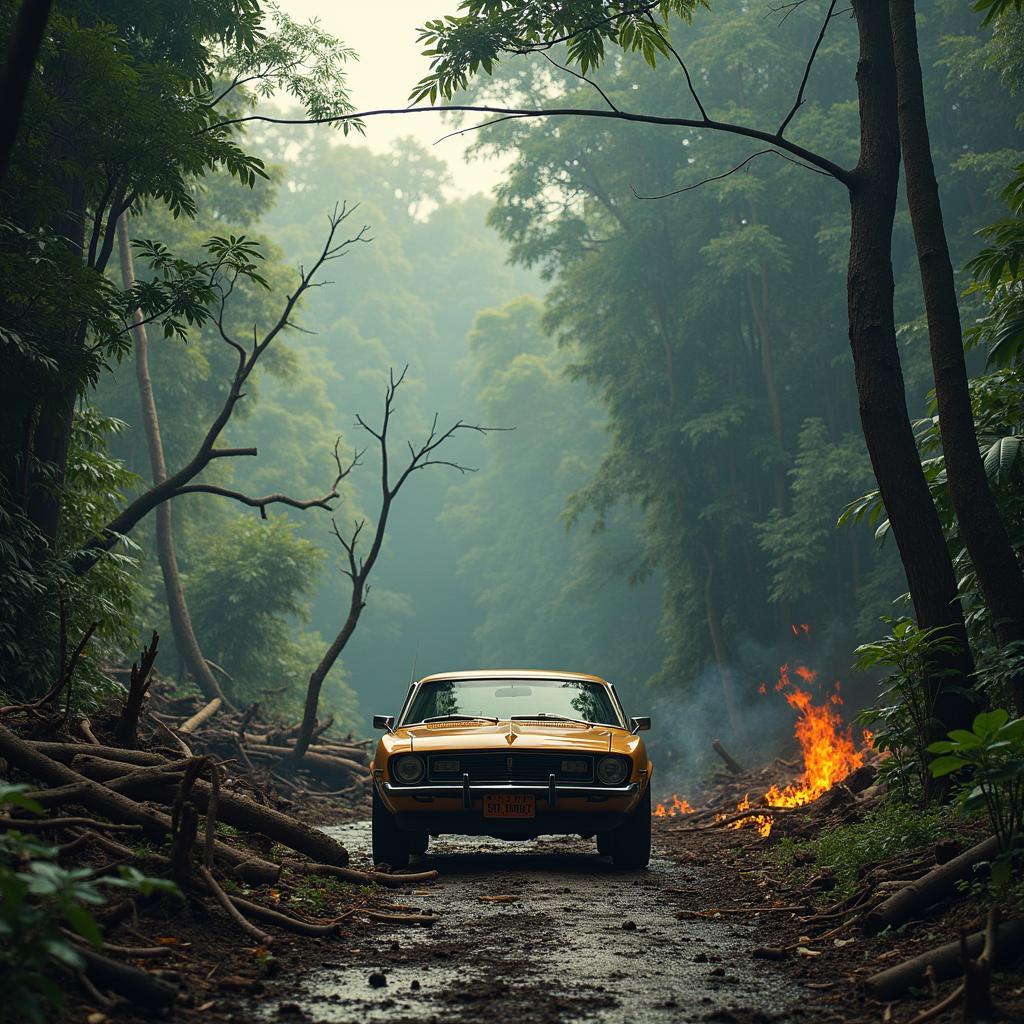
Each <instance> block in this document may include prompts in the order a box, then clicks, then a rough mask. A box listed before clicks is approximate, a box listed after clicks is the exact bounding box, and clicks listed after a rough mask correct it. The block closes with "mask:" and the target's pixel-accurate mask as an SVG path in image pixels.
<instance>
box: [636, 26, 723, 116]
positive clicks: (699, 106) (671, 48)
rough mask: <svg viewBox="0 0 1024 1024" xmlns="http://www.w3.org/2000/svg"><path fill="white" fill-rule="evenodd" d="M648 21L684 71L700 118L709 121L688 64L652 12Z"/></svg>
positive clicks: (687, 85)
mask: <svg viewBox="0 0 1024 1024" xmlns="http://www.w3.org/2000/svg"><path fill="white" fill-rule="evenodd" d="M647 20H648V21H649V22H650V23H651V25H652V26H653V27H654V31H655V32H657V33H658V38H659V39H660V40H661V41H662V42H663V43H664V44H665V46H666V47H668V50H669V52H670V53H671V54H672V56H673V57H675V59H676V63H677V64H678V65H679V66H680V67H681V68H682V69H683V74H684V75H685V76H686V87H687V89H689V90H690V95H691V96H692V97H693V102H694V103H696V104H697V109H698V110H699V111H700V116H701V117H703V118H704V120H705V122H706V121H707V120H708V112H707V111H706V110H705V109H704V104H703V103H701V101H700V97H699V96H698V95H697V90H696V89H695V88H694V85H693V79H692V78H691V77H690V70H689V68H687V66H686V62H685V61H684V60H683V58H682V57H680V56H679V51H678V50H677V49H676V48H675V47H674V46H673V45H672V43H671V42H670V41H669V38H668V36H666V35H665V33H664V32H662V31H661V26H660V25H659V24H658V23H657V21H655V19H654V16H653V15H652V14H651V12H650V11H648V12H647Z"/></svg>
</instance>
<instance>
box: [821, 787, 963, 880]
mask: <svg viewBox="0 0 1024 1024" xmlns="http://www.w3.org/2000/svg"><path fill="white" fill-rule="evenodd" d="M944 815H945V812H944V811H942V810H941V809H938V810H925V811H922V810H921V809H920V808H918V807H914V806H911V805H910V804H906V803H899V802H896V801H889V802H886V803H882V804H879V805H878V806H876V807H873V808H872V809H871V810H870V811H868V813H867V814H865V815H864V817H863V819H861V820H860V821H858V822H855V823H853V824H850V825H839V826H838V827H836V828H834V829H831V830H829V831H826V832H824V833H822V835H821V836H820V837H819V838H818V839H816V840H814V841H813V842H812V844H811V847H812V849H813V850H814V855H815V862H816V864H817V866H818V867H819V868H828V869H830V870H832V871H833V872H834V873H835V878H836V882H837V883H838V884H837V893H838V895H841V896H842V895H849V894H850V893H851V892H853V890H854V889H855V888H856V885H857V881H858V879H859V877H860V873H861V871H862V870H863V869H864V868H867V867H870V866H872V865H874V864H877V863H878V862H879V861H884V860H886V859H888V858H889V857H893V856H895V855H896V854H899V853H903V852H904V851H905V850H916V849H919V848H921V847H927V846H930V845H932V844H934V843H935V842H936V840H937V839H939V838H940V837H941V835H942V833H943V832H944V831H945V829H946V822H945V818H944Z"/></svg>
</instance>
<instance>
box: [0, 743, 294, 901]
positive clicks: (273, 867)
mask: <svg viewBox="0 0 1024 1024" xmlns="http://www.w3.org/2000/svg"><path fill="white" fill-rule="evenodd" d="M112 749H116V748H112ZM132 753H137V751H132ZM0 756H2V757H3V758H5V759H6V760H7V761H8V763H10V764H11V765H13V766H14V767H16V768H19V769H20V770H21V771H23V772H25V774H27V775H31V776H32V777H33V778H36V779H39V781H40V782H46V783H49V784H50V785H53V786H71V785H74V786H77V787H78V788H79V792H78V796H77V798H76V799H77V802H78V803H80V804H82V806H84V807H88V808H89V810H91V811H95V812H96V813H98V814H101V815H103V817H105V818H110V819H111V820H113V821H118V822H126V823H128V824H133V825H141V826H142V832H143V835H145V836H146V838H148V839H151V840H153V841H154V842H156V843H162V842H163V841H164V839H165V837H166V836H168V835H169V834H170V833H171V819H170V818H169V817H168V816H167V815H166V814H162V813H161V812H159V811H154V810H151V809H149V808H147V807H143V806H142V804H139V803H136V802H135V801H134V800H130V799H129V798H128V797H126V796H122V795H121V794H120V793H115V792H114V791H113V790H112V789H108V788H107V787H106V786H104V785H102V784H100V783H99V782H94V781H93V780H92V779H87V778H86V777H85V776H84V775H81V774H80V773H79V772H76V771H74V770H73V769H71V768H69V767H68V766H67V765H64V764H61V763H60V762H59V761H55V760H53V758H51V757H48V756H47V755H46V754H45V753H43V752H42V751H41V750H38V749H37V748H36V747H35V746H33V745H31V744H29V743H27V742H26V741H25V740H22V739H20V738H19V737H17V736H16V735H15V734H14V733H13V732H11V730H10V729H8V728H7V727H6V726H3V725H0ZM216 852H217V855H218V856H219V857H221V858H222V859H223V860H225V861H227V862H228V863H229V864H231V865H232V866H233V869H234V871H235V874H236V875H237V876H238V877H239V878H242V879H243V880H244V881H247V882H249V883H250V884H257V885H269V884H271V883H273V882H275V881H277V878H278V875H279V874H280V871H281V869H280V868H279V867H278V865H277V864H272V863H270V862H269V861H264V860H260V859H259V858H258V857H253V856H252V855H251V854H249V853H246V852H244V851H241V850H236V849H235V848H234V847H231V846H228V845H227V844H226V843H221V842H218V843H217V844H216Z"/></svg>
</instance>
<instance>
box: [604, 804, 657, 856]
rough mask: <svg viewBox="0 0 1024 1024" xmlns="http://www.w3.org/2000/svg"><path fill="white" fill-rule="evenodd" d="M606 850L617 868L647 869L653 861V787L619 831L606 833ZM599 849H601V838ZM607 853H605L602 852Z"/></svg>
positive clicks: (631, 812) (630, 813)
mask: <svg viewBox="0 0 1024 1024" xmlns="http://www.w3.org/2000/svg"><path fill="white" fill-rule="evenodd" d="M605 836H607V839H606V844H607V846H606V850H607V852H608V853H609V854H611V858H612V863H613V864H614V865H615V866H616V867H617V868H645V867H647V865H648V864H649V863H650V860H651V787H650V786H648V787H647V789H646V790H645V791H644V795H643V796H642V797H641V798H640V802H639V803H638V804H637V805H636V807H634V808H633V810H632V811H630V812H629V816H628V817H627V818H626V820H625V822H623V824H621V825H620V826H619V827H618V828H617V829H614V830H613V831H611V832H606V833H605ZM598 849H599V850H600V849H601V843H600V838H599V839H598ZM602 852H605V851H602Z"/></svg>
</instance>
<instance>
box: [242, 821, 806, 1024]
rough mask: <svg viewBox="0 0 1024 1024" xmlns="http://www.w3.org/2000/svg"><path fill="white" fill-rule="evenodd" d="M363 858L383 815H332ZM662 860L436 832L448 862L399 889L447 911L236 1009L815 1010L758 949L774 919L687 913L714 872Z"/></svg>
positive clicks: (354, 1016)
mask: <svg viewBox="0 0 1024 1024" xmlns="http://www.w3.org/2000/svg"><path fill="white" fill-rule="evenodd" d="M330 831H332V832H333V833H335V834H336V835H338V837H339V838H340V839H342V841H343V842H344V843H345V844H346V845H347V846H348V847H349V849H350V850H351V851H352V852H353V855H354V856H353V859H354V861H355V863H356V864H357V865H358V864H359V861H360V859H362V860H364V861H365V859H366V858H365V856H363V857H362V858H361V857H360V852H361V851H366V850H367V849H368V847H369V825H368V823H367V822H356V823H352V824H350V825H345V826H341V827H339V828H336V829H331V830H330ZM659 834H660V830H657V829H656V843H655V857H654V860H653V861H652V864H651V867H650V868H649V869H648V870H647V871H620V870H616V869H614V868H613V867H612V866H611V863H610V862H609V861H608V860H607V859H605V858H601V857H599V856H598V855H597V854H596V851H595V847H594V844H593V842H592V841H590V842H586V841H583V840H581V839H579V838H575V837H544V838H541V839H536V840H530V841H526V842H518V843H507V842H503V841H500V840H492V839H486V838H484V839H481V838H479V837H457V836H445V837H442V838H441V839H437V840H432V841H431V847H430V850H429V851H428V853H427V855H426V856H424V857H421V858H417V859H416V862H415V864H414V866H415V867H417V868H427V867H436V868H437V869H438V870H439V871H440V872H441V876H440V878H439V879H438V880H437V881H436V882H434V883H432V884H430V885H429V886H424V887H422V888H420V889H416V890H414V891H413V892H412V893H409V892H403V891H398V893H397V894H396V895H395V900H396V902H399V903H401V904H402V905H405V906H409V907H415V908H417V909H418V910H420V911H425V912H432V913H434V914H436V915H437V923H436V924H435V925H433V926H432V927H429V928H424V927H404V928H401V929H397V928H395V927H394V926H391V925H386V926H381V927H379V928H375V929H373V931H372V933H365V932H364V933H363V934H361V935H359V936H358V937H357V938H353V937H349V939H348V940H347V941H346V942H345V943H343V944H342V948H336V949H335V951H334V953H333V955H332V956H331V958H330V959H328V960H325V961H324V962H322V963H320V964H319V965H310V966H311V968H312V969H311V970H309V971H308V972H307V973H306V974H305V975H304V977H303V978H302V979H301V980H300V981H299V983H298V984H297V985H295V986H293V987H292V988H290V989H289V991H288V994H287V996H286V997H284V996H283V995H282V992H281V989H280V987H278V986H274V987H273V988H272V989H271V990H270V991H269V992H268V993H267V994H268V995H270V996H271V998H269V999H267V998H264V999H262V1000H261V1001H260V1003H259V1004H258V1005H256V1004H250V1005H247V1006H245V1007H244V1009H242V1010H241V1011H240V1013H239V1015H238V1016H236V1017H232V1018H231V1019H233V1020H238V1021H241V1020H251V1019H253V1018H255V1019H258V1020H263V1021H277V1020H286V1019H289V1018H291V1019H301V1020H308V1021H318V1022H324V1024H328V1022H330V1024H336V1022H337V1024H341V1022H356V1021H360V1022H362V1021H365V1022H368V1024H373V1022H375V1021H387V1022H389V1024H412V1022H416V1024H421V1022H423V1024H426V1022H433V1021H446V1022H447V1021H466V1022H468V1021H473V1022H479V1021H483V1020H487V1021H492V1022H496V1024H500V1022H503V1021H509V1022H511V1021H516V1022H517V1024H551V1022H556V1021H581V1022H584V1021H585V1022H594V1024H605V1022H607V1024H611V1022H615V1024H620V1022H634V1021H635V1022H638V1024H639V1022H641V1021H642V1022H644V1024H648V1022H652V1024H657V1022H661V1021H663V1022H669V1021H671V1022H673V1024H682V1022H689V1021H693V1022H698V1021H699V1022H703V1021H709V1022H712V1021H719V1022H749V1024H755V1022H758V1024H760V1022H770V1021H791V1020H802V1019H814V1017H813V1015H811V1016H810V1017H807V1016H806V1013H807V1009H806V1006H805V1003H804V998H803V997H802V995H801V992H800V989H799V986H798V985H797V984H795V983H794V982H793V981H792V980H791V979H788V978H787V977H786V976H785V975H784V974H783V973H781V972H779V971H778V970H774V969H773V968H772V967H771V966H770V965H766V964H765V963H764V962H763V961H757V960H754V959H752V958H751V956H750V949H751V948H752V947H753V946H756V945H759V944H761V943H762V942H763V941H764V939H763V936H762V935H761V928H762V924H761V923H760V922H759V921H758V920H745V919H739V920H712V921H708V920H692V919H691V920H678V919H677V918H676V916H675V912H676V910H677V909H678V908H679V906H680V899H684V898H685V894H686V893H687V892H694V893H704V892H706V891H707V890H708V889H709V888H717V884H715V885H711V884H710V883H711V873H710V872H708V871H707V869H706V868H702V867H700V866H698V865H685V864H683V865H681V864H679V863H675V862H673V861H672V860H670V859H668V857H667V856H666V855H665V852H664V851H662V850H661V849H660V848H659V845H658V842H657V836H658V835H659Z"/></svg>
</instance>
